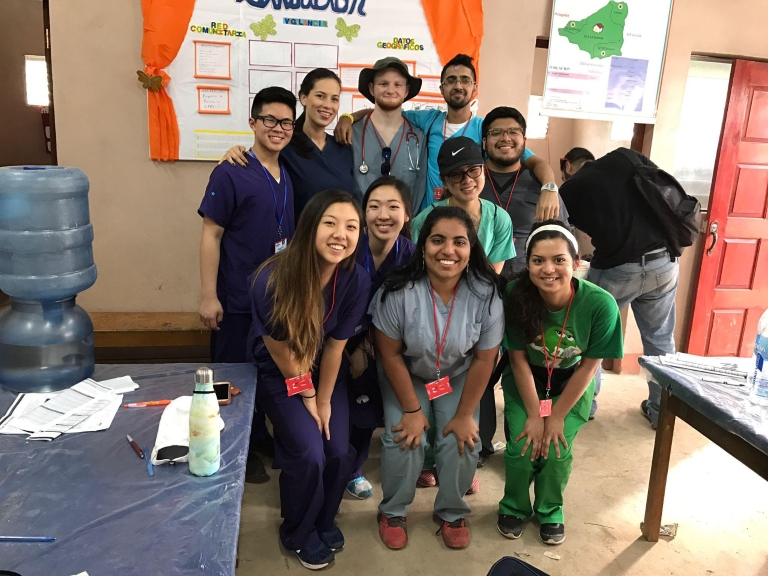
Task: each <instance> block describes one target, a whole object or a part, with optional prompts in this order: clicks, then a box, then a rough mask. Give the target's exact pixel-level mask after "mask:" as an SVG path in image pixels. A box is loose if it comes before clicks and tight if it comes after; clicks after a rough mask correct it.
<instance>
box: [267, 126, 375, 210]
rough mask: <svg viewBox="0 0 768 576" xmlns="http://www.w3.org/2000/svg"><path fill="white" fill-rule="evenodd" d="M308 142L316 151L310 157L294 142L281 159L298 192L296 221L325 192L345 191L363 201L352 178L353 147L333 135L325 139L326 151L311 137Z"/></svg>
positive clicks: (285, 150) (286, 148)
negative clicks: (303, 153) (298, 148)
mask: <svg viewBox="0 0 768 576" xmlns="http://www.w3.org/2000/svg"><path fill="white" fill-rule="evenodd" d="M306 140H307V141H308V144H309V146H310V147H311V149H312V153H311V155H310V157H309V158H304V157H303V156H301V155H299V153H298V152H297V151H296V148H295V147H294V145H293V143H289V144H288V145H287V146H286V147H285V148H283V150H282V152H280V160H281V161H282V162H283V163H284V164H285V167H286V169H287V170H288V174H290V176H291V181H292V182H293V188H294V190H295V205H294V206H295V208H294V213H295V215H296V221H297V222H298V221H299V215H300V214H301V211H302V210H303V209H304V206H306V205H307V202H309V199H310V198H312V196H314V195H315V194H317V193H318V192H322V191H323V190H330V189H332V188H333V189H337V190H344V191H345V192H349V193H350V194H352V196H354V197H355V198H356V199H357V201H358V202H360V201H362V196H360V193H359V191H358V190H357V187H356V186H355V178H354V176H353V175H352V148H351V147H350V146H343V145H341V144H339V143H337V142H336V140H334V139H333V137H332V136H329V135H326V137H325V148H323V149H322V150H320V149H319V148H318V147H317V145H315V143H314V142H312V140H311V139H310V138H307V139H306Z"/></svg>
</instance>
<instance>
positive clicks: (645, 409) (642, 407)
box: [640, 400, 656, 430]
mask: <svg viewBox="0 0 768 576" xmlns="http://www.w3.org/2000/svg"><path fill="white" fill-rule="evenodd" d="M640 411H641V412H642V413H643V416H645V418H646V420H648V422H650V423H651V428H653V429H654V430H656V424H654V423H653V420H652V419H651V411H650V410H648V400H643V401H642V402H640Z"/></svg>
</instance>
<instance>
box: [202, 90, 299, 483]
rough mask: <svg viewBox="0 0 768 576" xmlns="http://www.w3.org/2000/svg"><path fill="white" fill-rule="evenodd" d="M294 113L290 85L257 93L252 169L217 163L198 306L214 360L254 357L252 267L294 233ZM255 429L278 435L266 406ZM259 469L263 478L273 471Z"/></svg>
mask: <svg viewBox="0 0 768 576" xmlns="http://www.w3.org/2000/svg"><path fill="white" fill-rule="evenodd" d="M295 118H296V98H295V96H294V95H293V94H291V93H290V92H289V91H288V90H285V89H284V88H278V87H270V88H265V89H263V90H262V91H260V92H259V93H258V94H256V96H255V97H254V99H253V107H252V109H251V118H250V120H249V124H250V127H251V130H253V134H254V143H253V146H252V147H251V149H250V150H249V151H248V154H249V156H250V157H251V162H250V163H249V164H248V166H247V167H246V168H245V169H242V168H240V167H233V166H231V165H230V164H228V163H226V162H225V163H223V164H220V165H218V166H216V167H215V168H214V169H213V172H211V176H210V179H209V181H208V186H207V188H206V190H205V196H203V200H202V202H201V203H200V208H199V209H198V214H200V216H202V218H203V235H202V240H201V242H200V287H201V292H202V301H201V303H200V311H199V314H200V320H201V321H202V322H203V324H205V325H206V326H207V327H208V328H210V329H211V361H212V362H246V361H247V358H246V348H247V340H248V332H249V330H250V328H251V299H250V292H249V289H250V278H251V275H252V274H253V273H254V272H255V271H256V269H257V268H258V267H259V266H260V265H261V264H262V263H263V262H264V261H265V260H266V259H267V258H269V257H270V256H272V255H273V254H275V253H276V252H279V251H281V250H283V249H284V248H285V246H286V245H287V243H288V241H289V240H290V239H291V237H292V236H293V232H294V217H293V187H292V186H291V180H290V178H289V177H288V174H287V172H286V170H285V168H283V167H282V166H281V165H280V163H279V160H278V159H279V156H280V151H281V150H282V149H283V148H285V146H286V145H287V144H288V142H290V140H291V135H292V134H293V127H294V120H295ZM251 437H252V442H251V445H252V447H255V446H257V445H258V444H260V443H266V444H269V443H270V441H271V438H270V437H269V433H268V432H267V429H266V426H265V424H264V416H263V412H261V411H258V412H257V414H256V416H255V417H254V423H253V433H252V435H251ZM261 471H262V472H263V466H262V467H261ZM260 476H261V479H262V480H263V479H264V476H266V473H264V472H263V474H261V475H260ZM267 479H268V477H267Z"/></svg>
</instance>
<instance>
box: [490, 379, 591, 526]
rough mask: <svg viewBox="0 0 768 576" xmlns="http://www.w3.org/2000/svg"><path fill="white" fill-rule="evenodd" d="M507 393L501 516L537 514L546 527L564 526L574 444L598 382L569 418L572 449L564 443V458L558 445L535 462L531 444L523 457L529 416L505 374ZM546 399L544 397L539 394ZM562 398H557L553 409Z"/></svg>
mask: <svg viewBox="0 0 768 576" xmlns="http://www.w3.org/2000/svg"><path fill="white" fill-rule="evenodd" d="M501 385H502V388H503V390H504V404H505V408H504V414H505V416H506V418H507V422H509V432H510V438H511V439H510V441H509V442H507V447H506V450H505V451H504V466H505V470H506V483H505V485H504V498H502V499H501V502H500V503H499V513H500V514H508V515H512V516H517V517H518V518H522V519H527V518H529V517H530V516H531V515H532V514H533V513H534V512H535V513H536V517H537V518H538V519H539V522H541V523H542V524H563V523H564V521H563V492H564V491H565V487H566V485H567V484H568V478H569V476H570V475H571V469H572V467H573V441H574V439H575V438H576V433H577V432H578V431H579V430H580V429H581V427H582V426H584V424H586V422H587V420H588V419H589V411H590V410H591V408H592V397H593V396H594V393H595V380H594V378H593V379H592V382H590V383H589V386H587V389H586V391H585V392H584V394H583V395H582V396H581V398H579V399H578V400H577V401H576V404H575V405H574V407H573V408H571V411H570V412H568V415H567V416H566V417H565V426H564V427H563V435H564V436H565V439H566V441H567V442H568V450H565V449H564V448H563V445H562V443H561V444H560V458H558V457H557V455H556V454H555V447H554V443H551V444H550V447H549V458H548V459H545V458H543V457H539V458H538V459H537V460H535V461H534V462H531V450H533V445H531V446H530V447H529V448H528V450H527V451H526V455H525V456H521V455H520V452H522V450H523V446H524V445H525V441H526V438H525V437H523V438H521V439H520V441H519V442H515V438H517V436H518V435H519V434H520V432H522V431H523V428H524V427H525V421H526V419H527V418H528V414H527V412H526V411H525V405H524V404H523V400H522V398H521V397H520V393H519V392H518V390H517V385H516V384H515V379H514V377H513V376H512V374H511V373H509V372H507V373H505V374H504V377H503V378H502V382H501ZM539 397H540V398H543V395H542V394H540V395H539ZM559 399H560V397H559V396H556V397H555V398H553V406H554V405H556V404H557V401H558V400H559ZM531 482H533V492H534V496H535V498H534V502H533V507H531V496H530V485H531Z"/></svg>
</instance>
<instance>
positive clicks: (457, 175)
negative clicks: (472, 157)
mask: <svg viewBox="0 0 768 576" xmlns="http://www.w3.org/2000/svg"><path fill="white" fill-rule="evenodd" d="M482 173H483V167H482V166H470V167H469V168H467V169H466V170H456V171H455V172H451V173H450V174H448V175H447V176H446V178H448V180H450V181H451V182H453V183H454V184H458V183H459V182H461V181H462V180H464V176H469V177H470V178H477V177H478V176H480V174H482Z"/></svg>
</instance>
